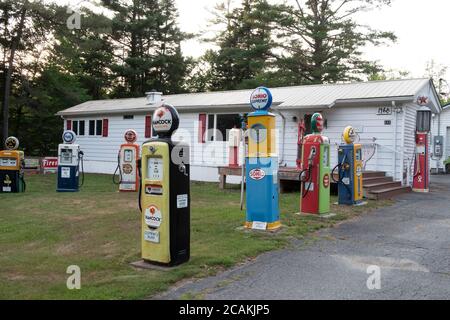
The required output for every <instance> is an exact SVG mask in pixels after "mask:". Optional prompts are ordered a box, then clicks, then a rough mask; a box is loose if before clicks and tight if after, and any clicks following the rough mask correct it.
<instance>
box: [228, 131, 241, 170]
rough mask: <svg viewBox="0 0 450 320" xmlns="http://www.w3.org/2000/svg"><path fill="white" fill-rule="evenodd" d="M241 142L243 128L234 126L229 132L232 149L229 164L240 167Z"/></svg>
mask: <svg viewBox="0 0 450 320" xmlns="http://www.w3.org/2000/svg"><path fill="white" fill-rule="evenodd" d="M240 142H241V129H238V128H236V127H234V128H233V129H231V130H230V131H229V133H228V148H229V149H230V153H229V161H228V166H229V167H231V168H238V167H239V144H240Z"/></svg>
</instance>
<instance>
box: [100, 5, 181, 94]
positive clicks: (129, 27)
mask: <svg viewBox="0 0 450 320" xmlns="http://www.w3.org/2000/svg"><path fill="white" fill-rule="evenodd" d="M103 4H104V5H105V7H107V8H108V9H110V10H111V11H112V12H113V13H114V17H113V19H112V34H111V39H112V40H113V43H114V47H115V52H116V58H117V62H116V63H115V64H114V66H113V68H112V69H113V72H114V73H115V75H116V76H117V77H118V79H117V80H118V81H117V86H116V88H115V91H114V96H119V97H127V96H132V97H133V96H134V97H141V96H143V94H144V93H145V92H146V91H150V90H152V89H155V90H158V91H162V92H164V93H166V94H168V93H179V92H183V91H185V88H184V78H185V76H186V75H187V72H188V61H187V59H185V58H184V57H183V55H182V53H181V42H182V41H183V40H185V39H187V38H188V35H187V34H185V33H183V32H181V31H180V29H179V27H178V25H177V21H176V20H177V17H178V14H177V10H176V7H175V5H174V1H173V0H133V1H120V0H105V1H103Z"/></svg>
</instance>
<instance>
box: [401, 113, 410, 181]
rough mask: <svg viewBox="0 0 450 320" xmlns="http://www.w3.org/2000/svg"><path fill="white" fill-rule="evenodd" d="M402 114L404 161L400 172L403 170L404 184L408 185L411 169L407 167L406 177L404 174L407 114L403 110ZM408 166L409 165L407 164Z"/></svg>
mask: <svg viewBox="0 0 450 320" xmlns="http://www.w3.org/2000/svg"><path fill="white" fill-rule="evenodd" d="M402 110H403V108H402ZM402 115H403V122H402V150H403V152H402V162H401V165H400V168H401V169H400V172H401V175H402V177H401V178H402V186H406V185H408V180H409V170H408V169H406V177H403V174H404V172H405V133H406V132H405V127H406V115H405V113H404V112H403V113H402ZM406 167H408V166H406ZM405 179H406V183H405Z"/></svg>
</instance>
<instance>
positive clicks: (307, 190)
mask: <svg viewBox="0 0 450 320" xmlns="http://www.w3.org/2000/svg"><path fill="white" fill-rule="evenodd" d="M311 171H312V166H309V167H308V169H305V170H303V171H302V172H300V182H301V183H303V185H305V184H304V182H303V181H302V175H303V174H304V173H306V172H308V179H307V180H309V181H308V182H309V184H308V188H307V189H306V192H305V191H303V192H302V198H306V196H307V195H308V193H309V192H310V191H311V182H312V174H311Z"/></svg>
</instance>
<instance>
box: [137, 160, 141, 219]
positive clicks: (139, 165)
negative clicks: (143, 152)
mask: <svg viewBox="0 0 450 320" xmlns="http://www.w3.org/2000/svg"><path fill="white" fill-rule="evenodd" d="M137 163H138V166H137V167H138V173H139V181H140V182H139V193H138V205H139V213H142V204H141V196H142V171H141V163H142V160H141V159H139V160H138V161H137Z"/></svg>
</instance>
